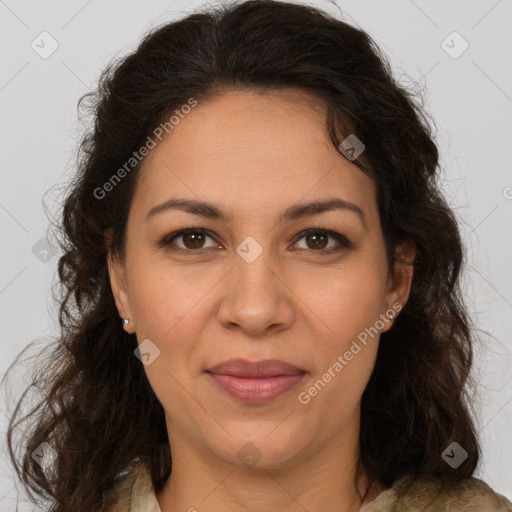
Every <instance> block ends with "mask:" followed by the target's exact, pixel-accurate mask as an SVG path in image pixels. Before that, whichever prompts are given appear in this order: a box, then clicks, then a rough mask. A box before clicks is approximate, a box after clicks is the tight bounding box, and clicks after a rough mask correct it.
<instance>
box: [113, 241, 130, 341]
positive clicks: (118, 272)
mask: <svg viewBox="0 0 512 512" xmlns="http://www.w3.org/2000/svg"><path fill="white" fill-rule="evenodd" d="M107 266H108V273H109V277H110V286H111V288H112V294H113V295H114V300H115V303H116V307H117V311H118V313H119V316H120V317H121V319H122V321H123V322H124V319H125V318H126V319H128V320H129V323H128V325H124V329H125V331H126V332H128V333H130V334H133V333H134V332H135V325H134V321H133V315H132V310H131V307H130V301H129V298H128V288H127V285H126V275H125V268H124V264H123V262H122V261H120V260H119V257H118V256H117V255H116V254H115V253H114V252H113V251H112V250H111V249H109V250H108V252H107Z"/></svg>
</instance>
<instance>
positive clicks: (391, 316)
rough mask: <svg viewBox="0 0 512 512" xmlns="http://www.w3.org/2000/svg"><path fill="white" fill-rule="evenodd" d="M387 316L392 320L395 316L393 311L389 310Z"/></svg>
mask: <svg viewBox="0 0 512 512" xmlns="http://www.w3.org/2000/svg"><path fill="white" fill-rule="evenodd" d="M388 317H389V319H390V320H392V319H393V318H395V313H394V312H393V311H391V313H389V315H388Z"/></svg>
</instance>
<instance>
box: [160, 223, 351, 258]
mask: <svg viewBox="0 0 512 512" xmlns="http://www.w3.org/2000/svg"><path fill="white" fill-rule="evenodd" d="M188 233H201V234H204V235H207V236H209V237H210V238H213V239H214V237H213V235H211V234H210V231H208V230H207V229H203V228H186V229H180V230H179V231H174V232H173V233H171V234H169V235H166V236H165V237H164V238H162V240H160V242H159V243H158V246H159V247H160V248H165V249H168V250H171V251H173V252H178V253H182V254H183V253H185V254H191V253H194V254H204V253H205V252H207V251H208V250H209V249H211V248H206V249H183V248H181V247H171V244H172V242H173V240H175V239H176V238H179V237H180V236H183V235H186V234H188ZM311 234H322V235H327V236H329V237H331V238H334V239H335V240H336V241H337V242H338V243H339V244H340V246H338V247H335V248H332V247H331V248H330V249H320V250H314V249H296V250H298V251H305V252H307V253H310V254H314V255H316V256H324V255H325V256H327V255H329V254H333V253H335V252H339V251H341V250H351V249H353V248H354V245H353V244H352V242H351V241H350V240H348V238H346V237H345V236H343V235H342V234H341V233H338V232H337V231H333V230H331V229H327V228H324V227H317V228H308V229H305V230H303V231H301V232H300V233H299V234H298V235H297V239H296V241H295V242H294V245H295V244H296V243H298V242H299V241H300V240H301V239H302V238H304V237H305V236H308V235H311Z"/></svg>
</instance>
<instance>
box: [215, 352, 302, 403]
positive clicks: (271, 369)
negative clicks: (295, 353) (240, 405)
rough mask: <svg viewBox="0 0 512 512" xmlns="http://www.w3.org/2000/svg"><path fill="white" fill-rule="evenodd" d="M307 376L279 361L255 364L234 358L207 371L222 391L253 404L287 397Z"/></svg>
mask: <svg viewBox="0 0 512 512" xmlns="http://www.w3.org/2000/svg"><path fill="white" fill-rule="evenodd" d="M306 373H307V372H306V371H304V370H301V369H300V368H297V367H296V366H293V365H291V364H289V363H286V362H284V361H280V360H278V359H267V360H262V361H255V362H251V361H247V360H245V359H231V360H229V361H224V362H222V363H219V364H217V365H215V366H213V367H211V368H210V369H208V370H206V374H207V375H208V376H209V377H210V378H211V379H212V380H213V381H214V382H215V384H216V385H217V387H218V388H219V389H220V390H221V391H223V392H224V393H226V394H228V395H229V396H231V397H233V398H236V399H237V400H239V401H242V402H245V403H252V404H264V403H267V402H270V401H272V400H274V399H276V398H278V397H280V396H282V395H284V394H285V393H287V392H288V391H290V390H291V389H293V388H294V387H296V386H297V385H298V384H299V382H300V381H301V380H302V379H303V378H304V376H305V375H306Z"/></svg>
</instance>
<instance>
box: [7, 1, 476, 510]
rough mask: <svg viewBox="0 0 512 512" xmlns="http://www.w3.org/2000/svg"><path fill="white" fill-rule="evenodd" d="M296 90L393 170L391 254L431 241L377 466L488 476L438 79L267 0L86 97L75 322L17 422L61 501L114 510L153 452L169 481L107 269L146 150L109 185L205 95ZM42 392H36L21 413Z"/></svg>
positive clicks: (63, 228)
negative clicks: (452, 456) (432, 89)
mask: <svg viewBox="0 0 512 512" xmlns="http://www.w3.org/2000/svg"><path fill="white" fill-rule="evenodd" d="M283 88H295V89H299V90H303V91H307V92H310V93H311V94H313V95H314V96H315V97H316V98H318V99H320V100H322V101H323V102H324V103H325V104H326V106H327V117H326V131H327V133H328V135H329V138H330V141H331V142H332V144H333V145H334V146H335V147H336V148H338V146H339V144H340V142H341V141H342V140H343V139H344V138H345V137H346V136H348V135H349V134H356V135H357V137H358V138H359V139H360V140H362V141H364V144H365V146H366V149H365V151H364V153H363V154H362V155H361V156H360V157H359V158H357V160H355V161H354V162H353V163H354V164H355V165H357V166H358V167H359V168H360V169H361V171H362V172H365V173H367V174H368V175H369V176H370V177H371V178H372V179H373V180H374V182H375V184H376V188H377V198H378V208H379V214H380V220H381V225H382V229H383V233H384V238H385V244H386V252H387V257H388V263H389V268H390V269H392V268H393V263H394V262H395V261H397V258H398V254H397V252H396V248H397V246H398V244H400V243H401V242H404V241H410V242H413V243H414V245H415V246H416V251H417V252H416V259H415V261H414V263H413V265H414V278H413V282H412V286H411V291H410V296H409V300H408V302H407V304H406V305H405V307H404V308H403V310H402V312H401V314H400V315H399V316H398V318H397V319H396V321H395V323H394V325H393V327H392V328H391V329H390V330H389V331H387V332H385V333H383V334H382V336H381V343H380V345H379V349H378V354H377V360H376V364H375V367H374V370H373V373H372V375H371V378H370V380H369V383H368V385H367V387H366V389H365V391H364V394H363V396H362V404H361V427H360V464H361V465H362V466H363V467H364V468H365V469H366V471H367V472H368V474H369V475H370V476H371V477H372V478H378V479H379V480H380V481H381V482H382V483H384V484H385V485H386V486H391V485H392V484H393V482H395V480H396V479H398V478H399V477H401V476H403V475H404V474H406V473H408V472H410V473H413V474H414V475H418V476H421V477H424V478H428V479H429V480H436V481H437V482H440V483H442V484H447V485H452V484H454V483H455V482H456V481H459V480H461V479H463V478H467V477H470V476H472V475H473V473H474V471H475V469H476V467H477V464H478V461H479V457H480V448H479V444H478V440H477V437H476V432H475V426H474V423H473V419H472V414H473V413H474V411H472V410H471V408H472V405H471V404H472V402H471V400H472V397H471V396H470V395H469V393H468V390H470V389H471V390H473V388H474V383H473V381H472V380H471V376H470V368H471V364H472V340H473V337H474V334H473V333H474V329H473V328H472V326H471V320H470V318H469V315H468V313H467V310H466V306H465V304H464V302H463V298H462V293H461V289H460V285H459V282H460V281H459V279H460V274H461V270H462V266H463V263H464V252H463V246H462V241H461V236H460V232H459V227H458V223H457V220H456V218H455V216H454V214H453V212H452V211H451V209H450V208H449V206H448V205H447V203H446V201H445V199H444V198H443V196H442V194H441V192H440V187H439V183H438V181H437V180H438V170H439V155H438V149H437V147H436V143H435V142H434V134H433V129H432V124H431V120H430V118H429V116H427V114H426V113H425V111H424V106H423V101H418V100H419V99H420V98H421V97H422V95H421V93H417V92H416V93H413V91H412V90H411V89H407V88H405V87H403V86H401V85H399V83H398V82H397V80H396V79H395V78H394V77H393V74H392V71H391V66H390V64H389V62H388V60H387V59H386V57H385V55H383V54H382V52H381V50H379V48H378V47H377V45H376V44H375V42H374V41H373V40H372V39H371V38H370V37H369V35H368V34H367V33H366V32H364V31H363V30H361V29H359V28H356V27H354V26H353V25H350V24H348V23H346V22H343V21H341V20H339V19H336V18H335V17H334V16H331V15H329V14H327V13H325V12H322V11H321V10H318V9H317V8H313V7H310V6H305V5H299V4H292V3H285V2H280V1H271V0H250V1H246V2H241V3H240V2H237V3H234V4H231V5H229V6H222V7H220V6H219V7H214V8H209V9H208V10H205V11H197V12H195V13H193V14H191V15H189V16H187V17H185V18H183V19H181V20H178V21H173V22H170V23H167V24H165V25H163V26H161V27H159V28H157V29H154V30H152V31H151V32H150V33H149V34H147V35H146V36H145V37H144V38H143V40H142V41H141V43H140V45H139V46H138V48H137V49H136V51H134V52H133V53H131V54H130V55H128V56H125V57H122V58H118V59H117V60H115V61H113V62H112V63H111V64H110V65H109V66H108V67H107V68H106V69H105V70H104V71H103V73H102V74H101V77H100V80H99V87H98V89H97V91H95V92H94V93H90V94H86V95H85V96H83V97H82V98H81V99H80V102H79V105H80V106H81V107H84V108H85V109H86V112H89V113H92V115H93V119H94V126H93V127H91V129H90V130H89V131H88V132H87V133H86V134H85V136H84V137H83V139H82V141H81V144H80V146H79V150H78V158H77V164H78V170H77V172H76V173H75V174H74V177H73V179H72V183H71V185H70V187H69V192H68V193H67V197H66V199H65V202H64V205H63V210H62V221H61V223H60V224H59V226H60V231H59V233H58V234H59V237H60V244H61V248H62V250H63V254H62V256H61V257H60V259H59V264H58V276H59V281H60V285H61V286H60V288H59V292H58V294H56V299H57V300H58V303H59V304H60V310H59V311H60V314H59V323H60V328H61V334H60V335H59V337H58V339H56V340H54V342H55V343H54V346H53V347H51V346H50V345H46V346H45V347H44V350H42V351H41V352H40V355H39V359H38V361H37V364H35V365H34V367H35V373H34V375H35V377H34V379H33V382H32V385H30V386H29V387H28V388H27V389H26V390H25V392H24V394H23V395H22V397H21V398H20V399H19V401H17V402H16V403H17V406H16V408H15V410H14V412H13V414H12V417H11V421H10V424H9V430H8V446H9V452H10V456H11V458H12V460H13V463H14V465H15V469H16V472H17V474H18V475H19V476H20V478H21V480H22V482H23V485H24V487H25V489H26V491H27V492H28V494H29V495H30V496H31V497H32V499H34V498H33V494H32V491H33V492H35V493H36V494H38V495H39V497H44V498H46V499H49V500H50V501H51V503H52V507H51V509H50V510H52V511H55V512H61V511H71V510H73V511H75V512H76V511H92V510H98V511H101V510H104V496H105V495H106V493H107V492H108V491H109V490H110V489H111V488H112V487H113V485H114V483H115V482H116V480H117V479H118V478H119V477H120V476H122V475H123V474H125V473H126V472H127V471H128V470H129V468H131V467H133V464H134V462H135V461H138V462H142V463H144V464H146V465H147V467H148V468H149V470H150V474H151V478H152V481H153V485H154V487H155V490H156V491H158V490H160V489H161V488H162V487H163V485H164V483H165V481H166V480H167V478H168V477H169V475H170V472H171V451H170V447H169V442H168V438H167V431H166V424H165V420H164V411H163V407H162V405H161V404H160V403H159V401H158V399H157V398H156V395H155V394H154V392H153V390H152V388H151V386H150V385H149V382H148V379H147V377H146V374H145V372H144V369H143V365H141V364H140V361H139V360H138V359H137V358H136V357H134V354H133V352H134V349H135V348H136V347H137V340H136V337H135V335H133V334H127V333H126V332H125V331H124V330H123V328H122V325H121V322H120V320H119V316H118V311H117V309H116V306H115V302H114V298H113V295H112V291H111V286H110V280H109V273H108V269H107V254H108V251H109V250H112V252H114V253H116V254H117V255H119V257H120V258H121V259H122V258H123V256H124V235H125V228H126V222H127V218H128V213H129V209H130V204H131V199H132V196H133V194H134V189H135V185H136V180H137V176H138V170H139V168H140V163H138V164H137V165H135V166H134V167H133V169H132V170H131V172H128V173H126V176H125V177H124V178H123V179H122V180H120V182H119V183H117V184H116V185H115V190H114V191H112V192H110V193H109V194H106V195H105V197H104V198H103V199H101V200H99V199H97V195H98V192H97V191H98V187H102V186H103V185H104V184H105V183H106V182H108V181H109V179H110V178H111V177H112V174H113V171H115V170H116V169H119V168H120V167H122V166H123V164H124V163H125V162H126V161H128V160H129V159H130V158H131V156H132V155H133V152H134V151H135V150H137V149H138V148H140V147H141V146H143V145H144V142H145V141H146V140H147V138H148V136H150V135H151V134H152V133H153V131H154V129H155V127H157V126H159V125H160V124H161V123H163V122H164V121H165V120H167V119H168V118H169V116H170V115H171V114H172V113H173V112H174V111H175V110H176V109H177V108H179V107H180V106H181V105H183V104H185V103H187V101H188V100H189V99H190V98H191V97H193V98H195V99H196V100H197V101H198V102H199V103H200V102H201V101H206V100H208V99H212V98H214V97H215V96H216V95H218V94H220V93H222V92H223V91H226V90H229V89H238V90H243V89H248V90H254V89H258V90H260V91H265V90H272V89H283ZM95 191H96V192H95ZM106 233H109V234H110V235H111V236H110V237H108V238H107V240H108V242H106V241H105V240H106V237H105V234H106ZM20 355H21V354H20ZM18 357H19V356H18ZM17 360H18V359H17ZM15 362H16V361H15ZM13 364H14V363H13ZM11 368H12V366H11ZM11 368H10V369H9V371H10V370H11ZM4 378H5V377H4ZM36 390H37V391H38V392H39V393H40V396H39V398H38V401H37V404H36V406H35V407H34V408H32V409H31V410H30V411H28V412H27V414H24V415H23V417H22V418H20V419H18V416H20V414H21V410H22V409H21V407H22V404H23V403H24V401H25V400H26V397H27V394H28V393H29V392H30V391H33V392H35V391H36ZM135 411H136V412H135ZM470 413H471V414H470ZM23 422H28V427H25V429H24V430H21V435H22V436H23V441H24V446H23V448H22V449H21V450H20V453H19V456H17V455H15V452H16V443H15V440H14V434H15V431H16V430H17V429H20V428H21V427H20V425H21V424H22V423H23ZM141 433H143V435H141ZM452 441H457V442H458V443H459V444H460V445H461V446H463V447H464V449H465V450H466V451H467V452H468V457H467V459H466V460H465V461H464V463H463V464H461V465H460V466H459V467H458V468H457V469H452V468H451V467H450V466H449V465H448V464H446V462H445V461H444V460H443V459H442V458H441V453H442V452H443V450H445V448H446V447H447V446H448V445H449V444H450V443H451V442H452ZM44 442H46V443H48V444H49V445H50V446H51V447H52V448H53V449H54V450H55V451H56V452H57V453H58V457H57V459H56V460H55V464H54V466H53V468H52V470H51V471H46V470H44V469H43V468H42V467H41V465H40V464H38V462H37V461H36V460H34V458H33V457H31V454H32V452H33V451H34V450H35V449H36V448H38V447H39V446H40V445H41V444H42V443H44Z"/></svg>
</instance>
